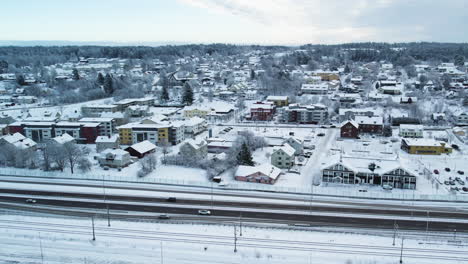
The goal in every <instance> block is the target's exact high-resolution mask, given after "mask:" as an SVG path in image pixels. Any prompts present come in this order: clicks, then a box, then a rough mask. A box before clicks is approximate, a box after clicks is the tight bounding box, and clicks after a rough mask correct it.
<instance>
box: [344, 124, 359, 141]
mask: <svg viewBox="0 0 468 264" xmlns="http://www.w3.org/2000/svg"><path fill="white" fill-rule="evenodd" d="M340 135H341V137H342V138H357V137H358V136H359V124H358V123H357V122H356V121H354V120H348V121H344V122H343V123H342V124H341V127H340Z"/></svg>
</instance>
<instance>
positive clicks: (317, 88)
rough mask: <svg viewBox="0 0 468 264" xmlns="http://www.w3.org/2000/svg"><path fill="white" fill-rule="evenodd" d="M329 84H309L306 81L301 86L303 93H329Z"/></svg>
mask: <svg viewBox="0 0 468 264" xmlns="http://www.w3.org/2000/svg"><path fill="white" fill-rule="evenodd" d="M328 89H329V87H328V84H326V83H319V84H309V83H304V84H302V86H301V91H300V93H301V94H327V93H328Z"/></svg>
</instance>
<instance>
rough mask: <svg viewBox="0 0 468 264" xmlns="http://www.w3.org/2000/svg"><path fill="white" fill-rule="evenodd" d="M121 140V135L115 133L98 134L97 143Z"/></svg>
mask: <svg viewBox="0 0 468 264" xmlns="http://www.w3.org/2000/svg"><path fill="white" fill-rule="evenodd" d="M117 141H119V135H117V134H115V135H112V136H98V137H97V138H96V143H115V142H117Z"/></svg>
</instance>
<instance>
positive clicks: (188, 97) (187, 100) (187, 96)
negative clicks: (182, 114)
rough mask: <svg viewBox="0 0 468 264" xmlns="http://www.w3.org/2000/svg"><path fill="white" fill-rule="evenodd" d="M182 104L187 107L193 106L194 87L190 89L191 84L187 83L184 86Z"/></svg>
mask: <svg viewBox="0 0 468 264" xmlns="http://www.w3.org/2000/svg"><path fill="white" fill-rule="evenodd" d="M182 103H184V104H186V105H192V104H193V90H192V87H190V84H188V83H185V85H184V93H183V95H182Z"/></svg>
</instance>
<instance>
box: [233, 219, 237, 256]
mask: <svg viewBox="0 0 468 264" xmlns="http://www.w3.org/2000/svg"><path fill="white" fill-rule="evenodd" d="M235 252H237V228H236V225H234V253H235Z"/></svg>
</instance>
